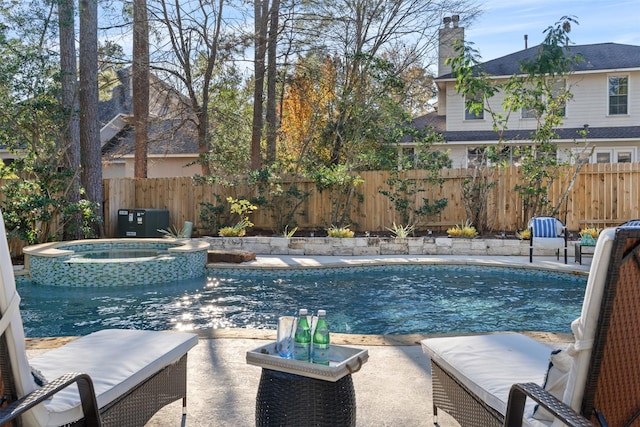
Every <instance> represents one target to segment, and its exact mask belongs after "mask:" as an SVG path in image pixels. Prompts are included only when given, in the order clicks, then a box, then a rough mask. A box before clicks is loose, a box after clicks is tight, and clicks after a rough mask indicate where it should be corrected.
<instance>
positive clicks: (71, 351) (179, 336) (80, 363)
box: [30, 329, 198, 426]
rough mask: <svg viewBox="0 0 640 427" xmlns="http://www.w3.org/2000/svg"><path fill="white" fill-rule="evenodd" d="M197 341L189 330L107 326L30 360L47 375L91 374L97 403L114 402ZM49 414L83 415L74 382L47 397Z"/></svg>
mask: <svg viewBox="0 0 640 427" xmlns="http://www.w3.org/2000/svg"><path fill="white" fill-rule="evenodd" d="M197 342H198V336H197V335H195V334H187V333H174V332H157V331H139V330H117V329H108V330H102V331H99V332H95V333H93V334H90V335H87V336H84V337H81V338H79V339H77V340H75V341H72V342H70V343H68V344H66V345H64V346H62V347H59V348H56V349H54V350H51V351H49V352H47V353H44V354H42V355H41V356H38V357H36V358H33V359H31V360H30V363H31V365H32V366H33V367H34V368H35V369H38V370H39V371H41V372H42V373H43V375H44V376H45V377H46V378H47V379H49V380H51V379H54V378H57V377H59V376H60V375H63V374H66V373H69V372H83V373H86V374H89V376H90V377H91V379H92V380H93V383H94V387H95V391H96V397H97V401H98V407H103V406H105V405H106V404H108V403H110V402H112V401H113V400H114V399H116V398H117V397H119V396H121V395H122V394H123V393H126V392H127V391H129V390H131V389H132V388H133V387H134V386H136V385H138V384H139V383H141V382H142V381H144V380H145V379H147V378H149V377H150V376H152V375H153V374H154V373H156V372H158V371H159V370H161V369H162V368H164V367H166V366H168V365H170V364H172V363H173V362H176V361H177V360H179V359H180V358H181V357H182V356H183V355H184V354H186V353H187V352H188V350H189V349H191V348H192V347H193V346H195V345H196V344H197ZM45 408H46V409H47V411H48V413H49V414H48V415H49V419H48V420H46V423H44V425H52V426H53V425H61V424H66V423H68V422H72V421H75V420H78V419H80V418H81V417H82V410H81V408H80V398H79V395H78V391H77V387H75V386H72V387H69V388H68V389H66V390H63V391H62V392H60V393H58V394H56V395H55V396H54V398H53V399H51V400H50V401H48V402H47V403H45Z"/></svg>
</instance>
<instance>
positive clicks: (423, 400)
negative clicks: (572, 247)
mask: <svg viewBox="0 0 640 427" xmlns="http://www.w3.org/2000/svg"><path fill="white" fill-rule="evenodd" d="M572 261H573V257H570V258H569V264H566V265H565V264H564V263H563V262H562V261H557V260H556V259H555V257H535V258H534V262H533V264H530V263H529V259H528V257H515V256H512V257H509V256H500V257H495V256H491V257H489V256H487V257H482V256H473V257H470V256H467V257H463V256H453V255H451V256H406V255H405V256H375V257H351V256H347V257H335V256H313V257H311V256H272V255H270V256H258V257H257V258H256V260H255V261H251V262H248V263H245V264H241V265H240V266H241V267H248V268H256V269H261V268H287V267H291V266H295V267H304V266H307V267H320V266H332V267H335V266H351V265H372V264H382V263H456V264H482V265H496V266H510V267H520V268H533V267H535V268H546V269H550V270H553V271H566V272H575V273H578V274H583V273H587V272H588V271H589V263H590V260H587V261H586V262H585V263H584V264H583V265H579V264H577V263H573V262H572ZM210 266H212V265H210ZM238 266H239V265H238V264H233V265H228V264H227V265H224V266H223V265H218V264H216V265H215V267H222V268H230V267H232V268H238ZM533 336H534V337H535V338H537V339H539V340H541V341H543V342H549V343H552V342H555V343H556V344H557V345H563V343H566V342H567V341H568V340H570V339H571V337H570V336H569V335H565V334H545V333H536V334H533ZM425 337H426V336H423V335H402V336H379V335H375V336H374V335H346V334H333V335H332V342H333V343H335V344H341V345H350V346H354V347H358V348H363V349H367V350H368V352H369V360H368V362H367V363H366V364H364V365H363V367H362V369H361V370H360V371H359V372H357V373H354V374H353V375H352V378H353V383H354V388H355V393H356V405H357V425H358V426H359V427H373V426H376V427H385V426H388V427H392V426H393V427H420V426H433V418H432V416H433V411H432V407H431V406H432V404H431V372H430V368H429V359H428V358H427V356H425V355H424V354H423V352H422V348H421V347H420V345H419V342H420V340H421V339H423V338H425ZM274 339H275V331H272V330H247V329H229V330H211V331H204V332H202V333H200V342H199V343H198V345H197V346H196V347H194V348H193V349H192V350H191V351H190V352H189V360H188V379H187V381H188V396H187V400H188V402H187V405H188V408H187V411H188V415H187V418H186V424H185V425H186V426H190V427H195V426H198V427H200V426H202V427H205V426H206V427H209V426H222V427H225V426H229V427H231V426H233V427H243V426H247V427H248V426H253V425H255V418H254V417H255V415H254V414H255V399H256V393H257V390H258V384H259V381H260V373H261V368H260V367H258V366H253V365H248V364H247V363H246V359H245V357H246V352H247V351H251V350H253V349H255V348H257V347H260V346H261V345H264V344H266V343H268V342H269V341H273V340H274ZM29 341H32V340H29ZM62 341H64V340H62V339H49V340H33V341H32V342H30V343H29V348H30V350H29V352H30V353H31V354H34V353H35V352H41V351H44V348H46V346H52V345H53V346H55V345H59V344H60V342H62ZM438 421H439V424H440V426H441V427H448V426H456V425H457V423H455V421H453V420H452V419H451V418H450V417H449V416H448V415H447V414H445V413H439V414H438ZM180 425H181V403H180V402H174V403H173V404H171V405H168V406H167V407H165V408H163V409H162V410H161V411H160V412H158V413H157V414H156V415H155V416H154V417H153V418H152V419H151V420H150V421H149V423H148V424H147V426H148V427H173V426H180Z"/></svg>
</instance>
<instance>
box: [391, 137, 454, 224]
mask: <svg viewBox="0 0 640 427" xmlns="http://www.w3.org/2000/svg"><path fill="white" fill-rule="evenodd" d="M413 137H414V140H417V141H418V150H417V154H416V158H415V159H412V160H411V161H409V160H407V161H404V162H401V166H402V169H401V170H398V168H393V169H391V170H390V176H389V178H388V179H387V182H386V183H387V185H388V186H389V189H388V190H380V194H382V195H384V196H386V197H387V198H388V199H389V201H391V203H393V207H394V209H395V211H396V212H397V213H398V214H399V215H400V217H401V218H402V222H403V223H405V224H419V223H420V222H421V220H420V218H421V217H425V218H427V219H428V218H429V217H433V216H435V215H438V214H439V213H440V212H442V210H443V209H444V208H445V207H446V206H447V203H448V200H447V198H442V199H437V200H434V201H433V202H430V201H429V199H428V198H422V203H423V205H422V206H418V203H417V198H416V194H418V193H421V192H424V191H426V188H425V185H432V186H436V185H440V184H442V182H443V181H442V179H441V178H440V170H441V169H442V168H447V167H451V159H450V158H449V155H448V153H447V152H445V151H441V150H431V147H432V145H433V144H434V143H435V142H442V141H443V137H442V135H441V134H438V133H436V132H433V131H432V130H430V129H426V130H423V131H416V132H414V134H413ZM413 167H416V168H419V169H421V170H422V171H426V172H427V175H426V176H425V178H424V179H421V180H420V181H419V180H417V179H415V178H413V177H410V176H407V172H406V171H405V170H404V169H411V168H413Z"/></svg>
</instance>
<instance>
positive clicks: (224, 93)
mask: <svg viewBox="0 0 640 427" xmlns="http://www.w3.org/2000/svg"><path fill="white" fill-rule="evenodd" d="M247 83H248V82H245V81H243V77H242V74H241V72H240V71H239V70H238V69H237V68H236V67H232V66H229V67H225V68H224V69H222V70H219V71H217V73H216V74H215V75H214V78H213V81H212V84H211V89H210V97H211V98H210V102H211V107H210V109H209V134H208V136H209V141H208V142H209V145H210V151H209V152H208V153H207V154H206V155H205V156H204V158H203V161H207V162H208V163H209V166H210V168H211V171H212V174H215V175H235V174H240V173H245V172H247V171H248V170H249V158H250V144H249V141H251V126H252V117H253V106H252V103H251V101H250V100H251V93H252V91H251V87H250V86H249V85H248V84H247Z"/></svg>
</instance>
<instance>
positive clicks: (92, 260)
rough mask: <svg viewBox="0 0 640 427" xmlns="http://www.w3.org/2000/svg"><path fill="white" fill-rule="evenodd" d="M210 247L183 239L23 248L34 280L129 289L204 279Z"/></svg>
mask: <svg viewBox="0 0 640 427" xmlns="http://www.w3.org/2000/svg"><path fill="white" fill-rule="evenodd" d="M208 249H209V244H208V243H206V242H201V241H194V240H179V239H87V240H74V241H70V242H53V243H42V244H39V245H33V246H27V247H25V248H24V254H25V267H26V268H27V269H28V271H29V275H30V276H31V280H33V282H35V283H37V284H41V285H57V286H130V285H141V284H154V283H166V282H172V281H175V280H183V279H191V278H194V277H199V276H202V275H204V274H205V267H206V262H207V250H208Z"/></svg>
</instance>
